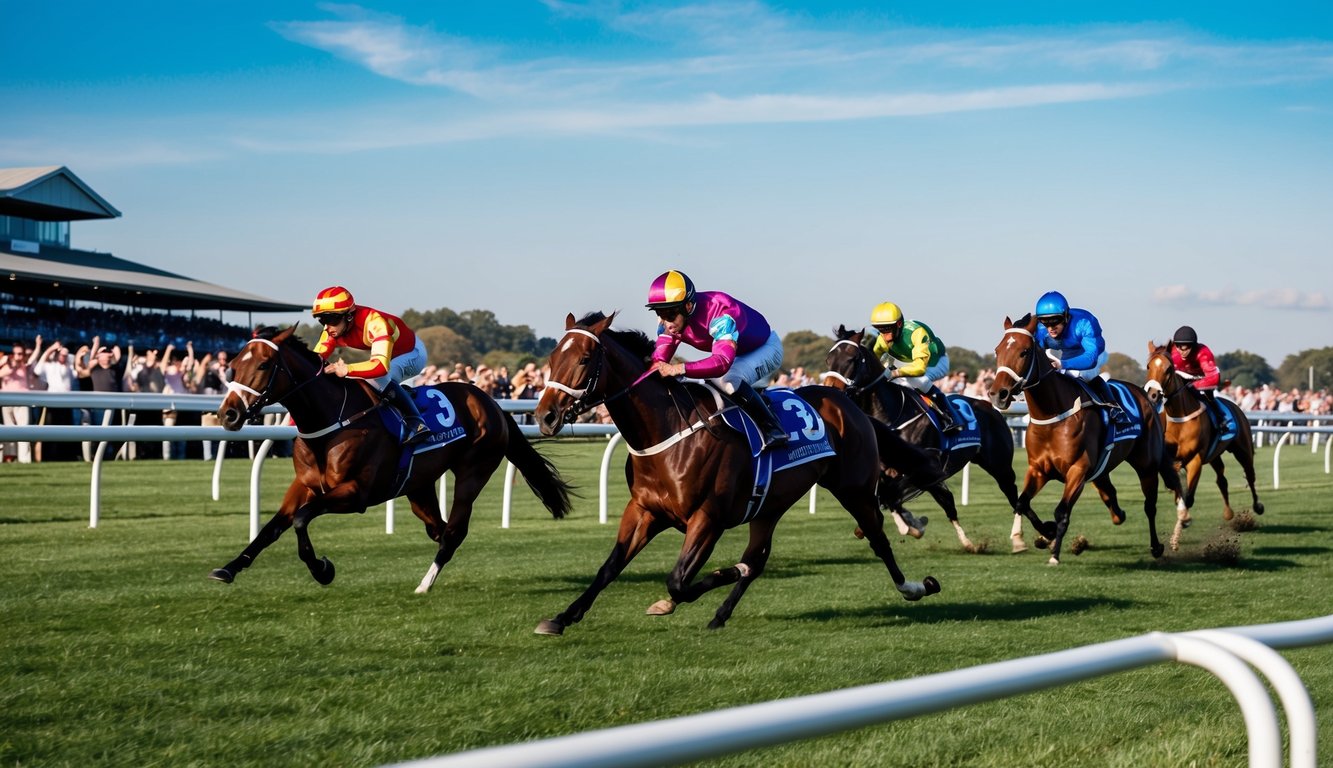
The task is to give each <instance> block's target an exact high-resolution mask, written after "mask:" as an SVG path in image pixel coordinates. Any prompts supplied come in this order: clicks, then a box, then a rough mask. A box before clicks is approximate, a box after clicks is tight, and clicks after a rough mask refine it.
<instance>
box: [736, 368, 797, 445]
mask: <svg viewBox="0 0 1333 768" xmlns="http://www.w3.org/2000/svg"><path fill="white" fill-rule="evenodd" d="M731 397H732V399H733V400H735V401H736V404H737V405H739V406H740V407H741V408H742V409H743V410H744V411H745V412H746V413H748V414H750V418H752V419H754V423H755V426H757V427H759V434H760V436H761V437H762V438H763V441H764V445H763V447H762V448H760V449H759V452H760V453H763V452H764V451H767V450H768V449H769V448H773V447H776V446H779V445H784V444H786V442H787V431H786V430H784V429H783V428H782V425H780V424H778V417H777V416H775V415H773V411H772V410H770V409H769V407H768V403H767V402H765V400H764V398H762V397H760V395H759V393H758V392H756V391H754V388H753V387H751V386H750V385H749V384H748V383H746V382H743V381H742V382H741V383H740V384H738V385H736V389H735V391H733V392H732V393H731Z"/></svg>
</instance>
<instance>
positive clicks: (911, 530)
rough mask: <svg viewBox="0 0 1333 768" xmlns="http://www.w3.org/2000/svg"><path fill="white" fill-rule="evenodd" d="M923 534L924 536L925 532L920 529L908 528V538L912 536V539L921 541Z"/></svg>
mask: <svg viewBox="0 0 1333 768" xmlns="http://www.w3.org/2000/svg"><path fill="white" fill-rule="evenodd" d="M922 534H923V531H922V530H921V529H920V528H908V529H907V535H908V536H911V537H912V538H914V539H919V538H921V536H922Z"/></svg>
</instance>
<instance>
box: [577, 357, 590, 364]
mask: <svg viewBox="0 0 1333 768" xmlns="http://www.w3.org/2000/svg"><path fill="white" fill-rule="evenodd" d="M591 362H592V355H585V356H584V357H583V359H581V360H579V365H587V364H588V363H591Z"/></svg>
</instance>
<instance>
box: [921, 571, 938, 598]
mask: <svg viewBox="0 0 1333 768" xmlns="http://www.w3.org/2000/svg"><path fill="white" fill-rule="evenodd" d="M921 586H923V587H925V588H926V594H927V595H937V594H939V592H940V582H939V580H938V579H936V578H935V577H934V576H927V577H926V578H924V579H922V580H921Z"/></svg>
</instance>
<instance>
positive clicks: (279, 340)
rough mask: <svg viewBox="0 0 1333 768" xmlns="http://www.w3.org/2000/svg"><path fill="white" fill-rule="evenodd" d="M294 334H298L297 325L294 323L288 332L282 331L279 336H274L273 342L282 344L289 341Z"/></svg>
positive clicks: (288, 328)
mask: <svg viewBox="0 0 1333 768" xmlns="http://www.w3.org/2000/svg"><path fill="white" fill-rule="evenodd" d="M293 333H296V323H292V324H291V325H290V326H288V327H287V329H286V330H284V331H282V332H281V333H279V334H278V335H277V336H274V337H273V341H274V342H275V343H277V344H281V343H283V342H284V341H286V340H287V339H290V338H291V337H292V334H293Z"/></svg>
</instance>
